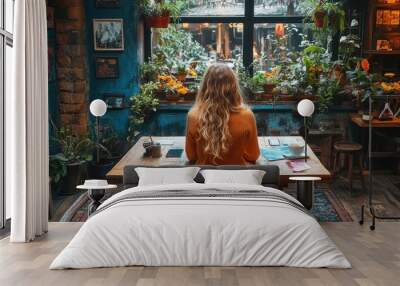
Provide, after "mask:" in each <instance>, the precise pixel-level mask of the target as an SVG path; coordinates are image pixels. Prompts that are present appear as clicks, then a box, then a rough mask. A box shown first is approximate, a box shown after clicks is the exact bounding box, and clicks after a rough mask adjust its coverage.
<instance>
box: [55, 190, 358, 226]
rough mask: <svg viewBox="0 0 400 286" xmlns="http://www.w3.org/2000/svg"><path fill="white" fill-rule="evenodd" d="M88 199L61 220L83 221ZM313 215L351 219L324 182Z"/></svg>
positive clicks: (323, 218)
mask: <svg viewBox="0 0 400 286" xmlns="http://www.w3.org/2000/svg"><path fill="white" fill-rule="evenodd" d="M285 191H286V192H288V193H289V194H291V195H294V194H295V190H294V188H293V187H289V188H288V189H286V190H285ZM113 194H115V192H113V193H107V194H106V196H105V198H104V199H107V198H109V197H110V196H111V195H113ZM88 205H89V199H88V197H87V195H86V194H82V195H81V196H80V197H79V198H78V199H77V200H76V201H75V203H74V204H73V205H72V206H71V207H70V208H69V209H68V210H67V211H66V212H65V214H64V216H63V217H62V218H61V221H63V222H68V221H72V222H84V221H86V220H87V209H88ZM311 213H312V214H313V215H314V217H315V218H316V219H317V220H318V221H320V222H351V221H353V219H352V218H351V216H350V214H349V213H348V212H347V210H346V209H345V208H344V206H343V204H342V203H341V202H340V200H339V199H338V198H337V197H336V195H335V194H334V193H333V192H332V191H331V190H330V189H329V187H328V186H327V185H325V184H320V185H318V187H317V188H316V190H315V195H314V206H313V208H312V210H311Z"/></svg>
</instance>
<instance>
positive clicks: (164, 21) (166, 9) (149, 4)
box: [138, 0, 185, 28]
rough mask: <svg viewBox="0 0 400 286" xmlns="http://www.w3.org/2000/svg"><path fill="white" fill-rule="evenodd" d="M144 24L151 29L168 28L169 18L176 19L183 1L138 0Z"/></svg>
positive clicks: (181, 8)
mask: <svg viewBox="0 0 400 286" xmlns="http://www.w3.org/2000/svg"><path fill="white" fill-rule="evenodd" d="M138 4H139V8H140V10H141V11H142V14H143V15H144V17H145V21H146V24H147V25H148V26H149V27H152V28H168V26H169V22H170V18H171V17H172V18H177V17H179V15H180V14H181V12H182V10H183V8H184V7H185V3H184V1H179V0H178V1H172V0H139V1H138Z"/></svg>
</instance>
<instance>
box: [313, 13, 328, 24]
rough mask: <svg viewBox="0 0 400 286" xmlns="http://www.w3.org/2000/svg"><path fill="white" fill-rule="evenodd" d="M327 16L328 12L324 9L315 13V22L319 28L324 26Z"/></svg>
mask: <svg viewBox="0 0 400 286" xmlns="http://www.w3.org/2000/svg"><path fill="white" fill-rule="evenodd" d="M325 16H326V12H325V11H323V10H319V11H316V12H315V13H314V24H315V26H316V27H317V28H323V27H324V18H325Z"/></svg>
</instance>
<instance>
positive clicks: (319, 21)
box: [312, 2, 328, 29]
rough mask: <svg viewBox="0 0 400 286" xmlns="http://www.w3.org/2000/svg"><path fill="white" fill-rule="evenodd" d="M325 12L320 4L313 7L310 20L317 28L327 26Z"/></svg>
mask: <svg viewBox="0 0 400 286" xmlns="http://www.w3.org/2000/svg"><path fill="white" fill-rule="evenodd" d="M327 15H328V13H327V11H326V10H325V8H324V5H323V4H322V2H320V3H319V4H318V5H317V6H315V9H314V11H313V12H312V18H313V20H314V24H315V26H316V27H317V28H319V29H322V28H324V27H326V25H327V21H326V20H327Z"/></svg>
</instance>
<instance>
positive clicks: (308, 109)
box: [297, 99, 315, 117]
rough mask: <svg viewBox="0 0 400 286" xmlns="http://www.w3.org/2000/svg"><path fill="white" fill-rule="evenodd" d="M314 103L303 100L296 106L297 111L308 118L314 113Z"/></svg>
mask: <svg viewBox="0 0 400 286" xmlns="http://www.w3.org/2000/svg"><path fill="white" fill-rule="evenodd" d="M314 109H315V107H314V103H313V102H312V101H311V100H309V99H303V100H302V101H300V102H299V104H298V105H297V111H298V112H299V114H300V115H301V116H303V117H310V116H311V115H313V113H314Z"/></svg>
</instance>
